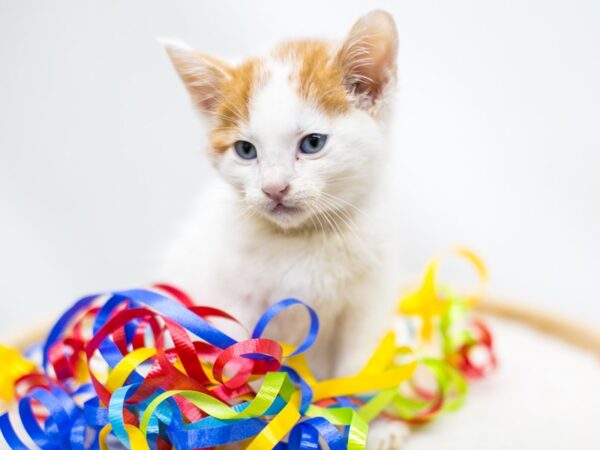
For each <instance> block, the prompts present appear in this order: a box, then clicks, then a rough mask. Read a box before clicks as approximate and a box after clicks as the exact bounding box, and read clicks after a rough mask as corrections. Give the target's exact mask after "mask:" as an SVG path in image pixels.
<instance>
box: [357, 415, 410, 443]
mask: <svg viewBox="0 0 600 450" xmlns="http://www.w3.org/2000/svg"><path fill="white" fill-rule="evenodd" d="M409 435H410V428H409V427H408V425H406V424H405V423H403V422H400V421H396V420H391V419H386V418H380V419H375V420H374V421H373V422H371V423H370V424H369V435H368V437H367V450H400V449H401V448H403V447H404V444H405V443H406V440H407V439H408V437H409Z"/></svg>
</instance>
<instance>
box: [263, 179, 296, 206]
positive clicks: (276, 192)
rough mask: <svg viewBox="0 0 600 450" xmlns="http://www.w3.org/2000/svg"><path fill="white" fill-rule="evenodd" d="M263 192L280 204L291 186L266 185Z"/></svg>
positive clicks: (282, 184)
mask: <svg viewBox="0 0 600 450" xmlns="http://www.w3.org/2000/svg"><path fill="white" fill-rule="evenodd" d="M262 191H263V192H264V193H265V195H266V196H267V197H269V198H270V199H271V200H274V201H276V202H279V201H281V200H282V199H283V197H285V195H286V194H287V193H288V192H289V191H290V185H289V184H287V183H281V182H277V183H265V184H263V187H262Z"/></svg>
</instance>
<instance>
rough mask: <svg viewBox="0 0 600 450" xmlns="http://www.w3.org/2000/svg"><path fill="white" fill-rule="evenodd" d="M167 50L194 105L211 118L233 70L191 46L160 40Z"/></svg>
mask: <svg viewBox="0 0 600 450" xmlns="http://www.w3.org/2000/svg"><path fill="white" fill-rule="evenodd" d="M159 42H160V43H161V44H162V45H163V46H164V48H165V50H166V51H167V53H168V55H169V57H170V58H171V61H172V62H173V65H174V66H175V70H177V73H178V74H179V76H180V78H181V80H182V81H183V83H184V84H185V87H186V88H187V90H188V92H189V93H190V96H191V97H192V102H193V103H194V105H195V106H196V107H197V108H198V109H199V110H200V112H201V113H203V114H205V115H207V116H210V115H211V113H214V112H215V110H216V108H217V106H218V104H219V103H220V101H221V96H222V94H221V88H222V85H223V83H224V81H226V80H227V78H229V76H230V70H231V67H230V66H229V65H228V64H226V63H224V62H223V61H220V60H218V59H216V58H213V57H212V56H208V55H205V54H203V53H200V52H198V51H196V50H194V49H192V48H191V47H189V46H188V45H186V44H184V43H181V42H178V41H171V40H160V41H159Z"/></svg>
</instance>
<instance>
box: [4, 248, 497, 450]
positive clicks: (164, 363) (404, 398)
mask: <svg viewBox="0 0 600 450" xmlns="http://www.w3.org/2000/svg"><path fill="white" fill-rule="evenodd" d="M474 258H475V259H474ZM467 259H469V260H471V262H473V263H474V264H475V262H477V264H475V266H476V267H478V270H479V269H481V270H479V272H480V274H485V269H484V266H483V264H482V263H481V262H480V261H479V260H478V259H477V258H476V257H474V256H473V257H467ZM436 265H437V260H434V262H432V263H431V264H430V266H429V268H428V270H427V272H426V276H425V277H424V281H423V283H422V285H421V288H420V289H419V290H418V291H416V293H412V294H410V295H409V296H408V297H406V298H405V299H403V300H402V303H401V304H402V306H401V308H403V310H404V312H405V313H406V314H409V315H416V316H419V317H421V318H422V320H423V323H422V326H421V331H420V333H419V339H430V338H431V337H432V336H433V335H434V334H435V333H434V332H435V330H436V329H437V330H438V334H439V335H440V336H441V339H442V342H443V351H444V358H442V359H440V358H434V357H431V356H426V355H416V354H415V353H414V352H413V350H411V349H410V348H409V347H406V346H398V345H396V342H395V341H396V336H395V334H394V333H391V332H390V333H388V334H387V335H386V336H385V337H384V339H383V340H382V341H381V343H380V345H379V346H378V348H377V349H376V351H375V352H374V354H373V356H372V358H371V359H370V360H369V361H368V362H367V363H366V364H365V366H364V368H363V369H362V370H361V371H360V372H359V373H358V374H356V375H353V376H349V377H344V378H337V379H330V380H322V381H319V380H317V379H316V378H315V377H314V375H313V374H312V372H311V371H310V368H309V367H308V364H307V362H306V360H305V358H304V353H305V352H306V351H307V350H308V349H309V348H310V347H311V346H312V344H313V343H314V342H315V340H316V337H317V334H318V331H319V321H318V317H317V314H316V312H315V311H314V310H313V309H312V308H311V307H310V306H308V305H306V304H304V303H302V302H301V301H299V300H296V299H285V300H282V301H280V302H278V303H276V304H274V305H272V306H271V307H269V308H268V309H267V311H266V312H265V313H264V314H263V316H262V317H261V318H260V319H259V321H258V323H257V325H256V327H255V328H254V330H253V332H252V333H251V335H250V336H249V337H248V339H245V340H241V341H237V340H235V339H233V338H232V337H231V336H229V335H227V334H226V333H224V332H222V331H221V330H219V329H218V328H216V327H215V326H214V325H213V324H212V323H211V320H212V319H214V318H219V319H222V320H227V321H230V322H233V323H235V324H238V322H237V321H236V319H235V318H233V317H232V316H230V315H229V314H227V313H226V312H224V311H221V310H218V309H215V308H210V307H203V306H196V305H195V304H194V303H193V301H192V300H191V299H190V298H189V297H188V296H187V295H186V294H185V293H183V292H181V291H179V290H178V289H176V288H174V287H171V286H168V285H155V286H153V287H152V288H151V289H134V290H129V291H119V292H113V293H108V294H99V295H92V296H88V297H85V298H83V299H81V300H79V301H77V302H76V303H75V304H74V305H73V306H72V307H71V308H70V309H69V310H67V311H66V312H65V313H64V314H63V316H62V317H61V318H60V319H59V320H58V321H57V322H56V324H55V325H54V327H53V328H52V330H51V331H50V333H49V335H48V337H47V340H46V342H45V343H44V344H43V347H42V355H43V356H42V361H41V364H40V366H39V368H36V366H35V365H34V364H33V363H31V362H30V361H28V360H26V359H25V358H23V357H21V356H20V355H19V354H18V352H15V351H13V350H10V349H6V348H3V347H0V357H3V358H6V359H8V360H9V361H10V363H9V367H10V371H9V372H7V373H8V375H3V376H1V377H0V396H2V397H3V398H5V399H9V398H11V397H13V396H15V397H16V398H17V400H18V410H17V411H16V414H10V415H9V414H7V413H6V414H4V415H2V416H0V432H1V433H2V435H3V437H4V439H5V440H6V441H7V443H8V444H9V446H10V447H11V448H14V449H27V448H28V447H27V444H26V443H27V442H28V441H32V442H33V443H35V444H36V445H37V446H39V447H40V448H42V449H43V450H46V449H48V450H54V449H57V450H58V449H67V448H71V449H77V450H79V449H82V450H83V449H107V448H110V447H111V446H112V443H114V442H117V441H118V442H120V444H121V445H123V446H125V447H126V448H128V449H133V450H141V449H144V450H145V449H170V448H174V449H191V448H215V447H218V446H221V445H225V444H228V443H233V442H243V443H244V445H245V448H247V449H250V450H264V449H268V448H276V449H290V450H300V449H302V450H304V449H315V448H322V447H321V444H320V442H324V443H325V444H326V446H327V448H329V449H331V450H336V449H346V448H347V449H352V450H358V449H364V448H365V444H366V439H367V434H368V423H369V422H371V421H372V420H374V419H375V418H377V417H379V416H386V417H388V418H394V419H399V420H405V421H408V422H410V423H420V422H424V421H427V420H431V419H432V418H433V417H435V416H436V415H437V414H439V413H440V412H442V411H451V410H454V409H456V408H458V407H459V406H460V404H461V403H462V401H463V400H464V397H465V395H466V391H467V383H466V380H465V378H464V377H463V375H462V374H466V375H469V376H482V375H484V374H485V373H486V372H487V370H488V369H489V367H487V366H486V367H482V366H481V364H479V363H476V362H474V360H473V358H472V357H471V354H472V352H473V350H474V349H476V348H479V347H482V346H483V347H484V348H486V349H488V350H489V353H490V355H492V354H493V353H492V341H491V335H490V334H489V331H488V330H487V328H485V326H484V325H483V324H482V323H481V322H469V325H460V326H459V327H458V328H459V329H458V331H457V317H458V316H460V318H459V319H460V322H461V324H462V322H464V317H465V314H466V311H467V310H468V307H470V306H471V305H472V303H473V302H474V300H473V299H474V298H475V297H470V298H468V299H467V300H465V299H461V298H459V297H456V296H455V297H452V298H450V297H449V298H445V299H442V298H441V297H440V296H439V294H438V292H437V289H436V288H435V286H434V285H433V278H434V275H435V268H436ZM440 304H441V305H442V306H440ZM432 305H434V306H432ZM289 308H300V309H302V310H304V311H305V313H306V314H307V315H308V317H309V320H310V326H309V329H308V332H307V334H306V336H305V337H304V339H303V340H302V342H300V344H299V345H297V346H296V347H292V346H290V345H287V344H284V343H280V342H277V341H274V340H271V339H267V338H264V337H263V333H264V331H265V329H266V328H267V327H268V326H269V324H270V323H271V322H272V321H273V320H276V318H277V316H278V315H279V314H280V313H281V312H282V311H284V310H287V309H289ZM436 327H437V328H436ZM9 358H10V359H9ZM6 359H4V360H6ZM488 363H489V364H488V366H492V365H494V364H495V359H493V358H492V357H490V358H489V360H488ZM419 372H423V373H424V374H425V375H424V377H425V378H427V377H429V379H433V380H434V381H435V383H433V384H434V386H435V387H434V388H433V389H432V388H431V383H427V386H428V387H427V388H426V387H423V386H424V385H423V384H422V383H421V382H420V381H419V378H422V377H417V376H416V375H415V373H417V374H418V373H419ZM15 420H16V421H18V423H19V426H18V427H15V426H13V424H14V423H15ZM25 435H26V436H25Z"/></svg>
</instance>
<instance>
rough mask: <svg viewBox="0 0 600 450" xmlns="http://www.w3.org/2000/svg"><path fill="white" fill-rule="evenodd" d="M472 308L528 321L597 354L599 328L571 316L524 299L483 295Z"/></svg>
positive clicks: (599, 335)
mask: <svg viewBox="0 0 600 450" xmlns="http://www.w3.org/2000/svg"><path fill="white" fill-rule="evenodd" d="M475 310H476V311H479V312H482V313H484V314H489V315H492V316H496V317H500V318H503V319H508V320H512V321H516V322H520V323H523V324H525V325H528V326H530V327H532V328H535V329H536V330H538V331H540V332H542V333H545V334H548V335H551V336H554V337H557V338H559V339H562V340H563V341H565V342H568V343H569V344H571V345H574V346H575V347H579V348H581V349H583V350H586V351H589V352H591V353H592V354H594V355H596V356H597V357H599V358H600V329H599V328H594V327H592V326H591V325H588V324H587V323H584V322H581V321H578V320H575V319H573V318H569V317H565V316H564V315H559V314H558V313H556V312H549V311H545V310H543V309H539V308H536V307H533V306H530V305H527V304H524V303H515V302H510V301H504V300H499V299H493V298H486V299H484V300H483V301H482V302H481V303H479V304H478V305H477V307H476V309H475Z"/></svg>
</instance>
